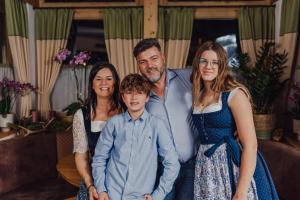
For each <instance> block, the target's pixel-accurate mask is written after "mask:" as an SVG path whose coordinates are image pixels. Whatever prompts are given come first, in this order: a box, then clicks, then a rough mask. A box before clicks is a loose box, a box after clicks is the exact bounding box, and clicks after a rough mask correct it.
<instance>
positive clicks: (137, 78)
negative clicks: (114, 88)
mask: <svg viewBox="0 0 300 200" xmlns="http://www.w3.org/2000/svg"><path fill="white" fill-rule="evenodd" d="M150 90H151V84H150V82H149V81H148V80H147V79H146V78H145V77H143V76H141V75H140V74H129V75H127V76H126V77H125V78H124V79H123V80H122V82H121V86H120V93H121V95H123V94H124V93H125V92H127V91H136V92H138V93H140V92H142V93H145V94H146V95H147V96H149V94H150Z"/></svg>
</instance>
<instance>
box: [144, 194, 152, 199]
mask: <svg viewBox="0 0 300 200" xmlns="http://www.w3.org/2000/svg"><path fill="white" fill-rule="evenodd" d="M144 200H152V197H151V195H150V194H145V195H144Z"/></svg>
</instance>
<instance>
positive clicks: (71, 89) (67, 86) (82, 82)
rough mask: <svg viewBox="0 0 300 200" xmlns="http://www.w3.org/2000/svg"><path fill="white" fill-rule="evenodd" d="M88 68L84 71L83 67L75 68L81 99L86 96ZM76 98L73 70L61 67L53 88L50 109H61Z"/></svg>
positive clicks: (89, 68)
mask: <svg viewBox="0 0 300 200" xmlns="http://www.w3.org/2000/svg"><path fill="white" fill-rule="evenodd" d="M90 70H91V67H87V68H86V72H85V69H84V68H77V69H76V74H77V77H78V82H79V94H80V97H81V99H83V100H84V99H85V98H86V97H87V93H88V91H87V85H88V78H89V74H90ZM85 74H86V77H85ZM84 77H85V78H84ZM76 98H77V97H76V80H75V77H74V72H73V70H72V68H70V67H63V68H62V69H61V71H60V74H59V76H58V79H57V81H56V83H55V86H54V89H53V93H52V97H51V102H52V109H53V110H56V111H61V110H62V109H64V108H65V107H67V106H68V105H69V104H71V103H72V102H75V101H77V99H76Z"/></svg>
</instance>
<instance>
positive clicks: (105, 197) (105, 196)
mask: <svg viewBox="0 0 300 200" xmlns="http://www.w3.org/2000/svg"><path fill="white" fill-rule="evenodd" d="M98 199H99V200H109V198H108V194H107V193H106V192H100V193H99V194H98Z"/></svg>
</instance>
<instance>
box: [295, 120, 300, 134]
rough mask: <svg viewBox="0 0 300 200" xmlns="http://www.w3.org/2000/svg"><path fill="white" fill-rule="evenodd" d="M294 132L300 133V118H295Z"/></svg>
mask: <svg viewBox="0 0 300 200" xmlns="http://www.w3.org/2000/svg"><path fill="white" fill-rule="evenodd" d="M293 133H295V134H297V135H300V119H293Z"/></svg>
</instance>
